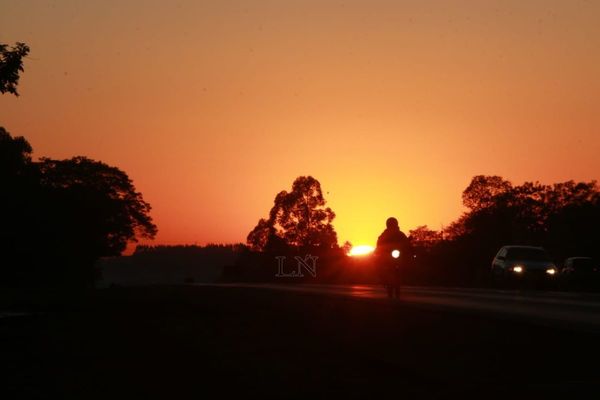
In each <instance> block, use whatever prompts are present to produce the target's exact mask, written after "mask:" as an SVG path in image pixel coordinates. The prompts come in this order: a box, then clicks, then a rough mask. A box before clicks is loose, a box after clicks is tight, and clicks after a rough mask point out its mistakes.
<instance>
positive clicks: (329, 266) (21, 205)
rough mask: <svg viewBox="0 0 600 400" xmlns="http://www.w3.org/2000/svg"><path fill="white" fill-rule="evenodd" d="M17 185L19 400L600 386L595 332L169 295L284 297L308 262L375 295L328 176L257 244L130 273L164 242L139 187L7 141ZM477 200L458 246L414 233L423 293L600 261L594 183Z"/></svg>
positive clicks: (416, 278) (410, 278)
mask: <svg viewBox="0 0 600 400" xmlns="http://www.w3.org/2000/svg"><path fill="white" fill-rule="evenodd" d="M28 51H29V49H28V48H27V46H26V45H24V44H17V45H15V46H13V47H9V46H6V45H0V91H1V93H9V94H14V95H17V94H18V93H17V90H16V88H17V83H18V80H19V72H22V67H23V65H22V58H23V57H25V56H26V55H27V54H28ZM0 182H1V184H2V196H0V213H1V215H0V222H1V223H0V292H1V294H0V346H1V349H0V353H1V354H2V363H1V365H2V366H1V368H2V374H1V376H2V377H3V388H4V392H5V393H9V394H11V396H10V397H8V398H26V397H39V398H52V397H55V398H64V397H67V396H69V395H72V396H73V397H79V398H94V397H103V398H106V397H108V396H114V395H117V396H118V397H121V396H124V395H136V396H139V395H159V396H162V397H167V396H168V397H173V396H174V395H179V396H180V397H183V395H193V394H198V395H206V394H207V393H209V390H211V389H215V390H217V391H218V392H217V393H221V394H236V395H247V394H252V393H258V394H266V395H270V396H273V397H298V398H304V397H306V396H308V395H312V396H313V397H331V396H334V395H335V396H345V397H374V395H377V394H387V395H390V394H393V395H396V394H397V395H400V394H402V395H407V394H408V395H410V394H413V395H419V394H424V395H430V396H436V395H439V397H450V396H455V395H457V394H461V393H478V394H482V395H485V396H486V397H491V396H498V397H499V396H501V395H502V396H504V395H505V394H507V393H519V394H527V393H528V392H531V393H553V394H554V393H557V392H561V391H562V392H564V393H568V394H571V395H572V394H573V393H577V392H578V391H585V390H588V389H590V388H593V387H594V384H595V382H596V381H597V380H596V381H595V380H594V378H595V377H597V368H594V367H591V368H590V367H589V364H593V362H594V361H595V360H597V359H598V354H597V352H598V350H597V348H598V347H597V346H595V344H596V343H597V341H598V340H597V339H598V338H597V335H595V334H592V333H585V332H578V333H575V332H570V331H560V330H556V329H553V328H542V327H537V326H529V325H527V324H525V323H516V322H506V321H504V322H503V321H499V320H494V319H488V318H485V317H481V316H480V317H475V316H468V315H460V314H448V313H442V312H439V311H433V310H422V309H418V308H411V307H409V306H407V305H402V304H397V303H390V302H385V301H365V300H361V301H358V300H354V299H346V298H337V297H329V296H308V295H302V294H287V293H280V292H268V291H257V290H251V289H233V288H228V289H226V290H225V289H223V288H207V287H203V288H200V287H190V286H182V285H178V286H166V285H164V284H165V283H171V284H172V283H193V282H207V281H210V282H213V281H216V280H224V281H238V280H241V281H273V280H275V279H276V278H275V277H274V275H275V272H276V268H277V264H276V262H275V257H278V256H285V257H287V259H289V260H293V258H294V256H296V255H297V256H304V255H305V254H312V255H315V256H318V257H319V259H318V260H319V263H318V273H317V275H316V276H311V275H306V276H304V277H303V278H294V280H293V281H290V282H317V283H351V282H367V283H368V282H373V281H374V279H375V278H374V274H373V270H372V268H373V266H372V265H371V264H369V262H368V261H367V259H350V258H348V257H347V256H346V253H347V251H348V249H349V248H350V246H351V244H349V243H346V244H344V245H342V246H340V245H339V244H338V240H337V234H336V232H335V230H334V228H333V224H332V222H333V220H334V218H335V213H334V212H333V210H331V209H330V208H329V207H327V206H326V201H325V199H324V197H323V194H322V191H321V187H320V184H319V182H318V181H317V180H316V179H314V178H313V177H310V176H305V177H299V178H298V179H296V180H295V181H294V183H293V186H292V190H291V191H290V192H287V191H282V192H280V193H279V194H278V195H277V196H276V198H275V201H274V205H273V207H272V209H271V210H270V212H269V215H268V217H266V218H263V219H261V220H259V222H258V224H257V225H256V227H255V228H254V229H253V230H252V231H251V232H250V234H249V235H248V240H247V243H246V244H244V245H234V246H222V245H215V246H207V247H203V248H198V247H193V246H188V247H186V246H175V247H160V246H158V247H147V246H146V247H144V246H139V247H138V249H137V250H136V252H135V254H134V255H133V256H132V257H129V258H122V257H119V256H120V255H121V254H122V252H123V251H124V250H125V248H126V246H127V245H128V244H131V243H132V242H135V241H136V240H137V239H138V238H140V237H141V238H144V237H145V238H152V237H154V235H155V234H156V232H157V227H156V226H155V225H154V224H153V222H152V219H151V217H150V210H151V209H150V205H149V204H148V203H147V202H145V201H144V199H143V197H142V195H141V193H139V192H137V191H136V189H135V187H134V185H133V182H132V181H131V180H130V178H129V177H128V176H127V174H126V173H125V172H124V171H121V170H120V169H118V168H117V167H113V166H109V165H107V164H105V163H103V162H101V161H96V160H91V159H88V158H86V157H73V158H71V159H66V160H54V159H49V158H41V159H39V160H34V159H33V158H32V148H31V146H30V144H29V143H28V141H27V140H26V139H25V138H23V137H19V136H16V137H14V136H12V135H11V134H9V133H8V131H6V130H5V129H4V128H0ZM463 200H464V202H465V206H466V207H467V208H468V211H467V212H466V213H465V214H464V215H463V216H461V217H460V218H459V219H458V220H457V221H456V222H455V223H453V224H451V225H450V226H448V227H447V228H445V229H444V230H443V231H434V230H430V229H429V228H427V227H425V226H423V227H420V228H418V229H415V230H414V231H411V232H410V239H411V241H412V243H413V246H414V247H415V248H416V250H417V255H418V257H417V260H418V261H417V263H416V264H415V265H414V267H413V268H412V269H411V270H410V271H408V272H407V277H406V279H407V283H411V284H423V285H433V284H436V285H458V286H469V285H471V286H472V285H484V284H485V282H486V279H485V272H486V271H487V270H488V268H489V263H490V261H491V258H492V256H493V255H494V253H495V252H496V251H497V249H498V247H499V246H501V245H504V244H507V243H513V244H514V243H517V244H537V245H543V246H546V247H547V248H548V250H549V251H550V252H551V254H552V255H553V256H554V257H555V258H556V259H557V260H560V259H561V258H564V257H568V256H573V255H589V256H596V257H597V256H598V254H597V252H598V249H597V246H595V244H596V243H598V240H599V239H600V238H599V235H600V230H598V229H597V226H598V225H599V222H600V211H599V210H600V195H599V189H598V186H597V185H596V183H595V182H587V183H586V182H579V183H577V182H564V183H559V184H555V185H551V186H548V185H541V184H539V183H525V184H523V185H521V186H514V185H512V184H511V183H510V182H507V181H505V180H503V179H502V178H500V177H495V176H478V177H475V178H473V180H472V182H471V184H470V185H469V186H468V187H467V189H466V190H465V192H464V193H463ZM107 257H109V258H107ZM110 257H114V258H110ZM99 260H103V261H102V263H101V264H99V263H98V262H99ZM99 266H101V268H100V267H99ZM110 268H112V271H113V272H114V271H115V270H119V269H122V274H125V275H127V276H129V278H128V279H130V281H129V283H130V284H134V285H148V284H157V283H162V284H163V286H137V287H112V288H105V289H101V290H99V289H94V287H95V285H96V284H97V283H98V282H99V281H100V282H105V281H106V279H101V278H102V277H103V276H104V278H106V276H107V275H108V270H109V269H110ZM280 281H281V280H280ZM124 284H127V282H124ZM113 286H118V284H115V285H113ZM588 361H590V362H589V363H588Z"/></svg>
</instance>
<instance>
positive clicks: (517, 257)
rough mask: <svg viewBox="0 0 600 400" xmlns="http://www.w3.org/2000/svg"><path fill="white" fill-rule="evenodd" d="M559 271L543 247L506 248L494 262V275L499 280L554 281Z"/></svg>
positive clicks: (500, 251) (498, 254)
mask: <svg viewBox="0 0 600 400" xmlns="http://www.w3.org/2000/svg"><path fill="white" fill-rule="evenodd" d="M558 272H559V271H558V269H557V268H556V265H555V264H554V262H553V261H552V259H551V258H550V256H549V255H548V252H546V250H545V249H544V248H543V247H534V246H504V247H502V248H501V249H500V250H499V251H498V253H497V254H496V257H494V261H492V275H493V276H494V278H496V279H499V280H503V281H506V280H516V279H543V280H554V279H555V278H556V277H557V276H558Z"/></svg>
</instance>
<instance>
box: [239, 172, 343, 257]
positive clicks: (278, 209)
mask: <svg viewBox="0 0 600 400" xmlns="http://www.w3.org/2000/svg"><path fill="white" fill-rule="evenodd" d="M325 205H326V201H325V198H324V197H323V192H322V190H321V184H320V183H319V181H318V180H316V179H315V178H313V177H312V176H300V177H298V178H296V180H295V181H294V183H293V185H292V191H291V192H287V191H282V192H280V193H279V194H277V196H276V197H275V201H274V205H273V207H272V208H271V211H270V212H269V218H268V219H261V220H259V222H258V224H257V225H256V227H255V228H254V229H253V230H252V231H251V232H250V233H249V234H248V238H247V242H248V245H249V246H250V247H251V248H252V249H253V250H255V251H265V250H268V249H269V248H271V247H273V246H276V245H277V244H279V245H280V244H282V243H283V244H285V245H286V246H289V247H292V248H297V249H306V250H308V249H311V248H313V249H314V248H320V249H327V248H333V247H337V234H336V232H335V230H334V228H333V225H332V221H333V219H334V218H335V213H334V212H333V211H332V210H331V208H329V207H326V206H325Z"/></svg>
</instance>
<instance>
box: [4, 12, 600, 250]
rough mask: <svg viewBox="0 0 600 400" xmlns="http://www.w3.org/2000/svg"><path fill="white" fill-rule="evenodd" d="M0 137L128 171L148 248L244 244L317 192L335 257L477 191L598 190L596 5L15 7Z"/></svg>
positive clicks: (7, 17) (443, 211)
mask: <svg viewBox="0 0 600 400" xmlns="http://www.w3.org/2000/svg"><path fill="white" fill-rule="evenodd" d="M16 41H22V42H26V43H27V44H28V45H29V46H30V47H31V53H30V56H29V57H28V58H27V59H26V60H25V73H24V74H23V76H22V79H21V83H20V85H19V92H20V94H21V96H20V97H18V98H16V97H14V96H11V95H3V96H0V126H4V127H5V128H6V129H7V130H8V131H9V132H11V133H12V134H13V135H23V136H25V137H26V138H27V139H28V140H29V141H30V143H31V144H32V146H33V147H34V156H35V157H40V156H49V157H54V158H67V157H71V156H75V155H85V156H88V157H90V158H93V159H98V160H102V161H104V162H107V163H108V164H111V165H115V166H118V167H120V168H121V169H123V170H125V171H126V172H127V173H128V174H129V176H130V177H131V178H132V179H133V181H134V183H135V185H136V187H137V189H138V190H139V191H141V192H142V193H143V194H144V198H145V199H146V200H147V201H148V202H149V203H150V204H151V205H152V206H153V211H152V216H153V218H154V220H155V222H156V224H157V225H158V228H159V234H158V236H157V238H156V240H155V243H163V244H176V243H197V244H205V243H208V242H228V243H229V242H240V241H245V238H246V235H247V233H248V232H249V231H250V230H251V229H252V228H253V227H254V225H255V224H256V222H257V221H258V219H259V218H261V217H266V216H267V214H268V211H269V209H270V207H271V206H272V204H273V199H274V197H275V195H276V194H277V192H279V191H280V190H284V189H286V190H289V189H290V188H291V184H292V182H293V180H294V179H295V178H296V177H297V176H299V175H312V176H314V177H315V178H317V179H318V180H319V181H320V182H321V184H322V187H323V190H324V194H325V196H326V199H327V200H328V203H329V205H330V206H331V207H332V208H333V210H334V211H335V212H336V214H337V217H336V219H335V227H336V230H337V231H338V234H339V239H340V244H341V243H343V241H345V240H350V241H351V242H352V243H353V244H355V245H360V244H374V242H375V240H376V238H377V235H378V234H379V233H380V232H381V230H382V229H383V228H384V227H385V219H386V218H387V217H388V216H391V215H393V216H396V217H397V218H398V219H399V221H400V226H401V228H402V229H403V230H404V231H406V232H408V230H409V229H412V228H414V227H416V226H418V225H424V224H427V225H429V226H430V227H432V228H435V229H439V228H440V226H441V225H442V224H447V223H449V222H451V221H452V220H454V219H455V218H456V217H458V216H459V215H460V213H461V212H462V210H463V208H462V205H461V198H460V196H461V192H462V190H463V189H464V188H465V187H466V186H467V184H468V183H469V181H470V179H471V177H472V176H473V175H477V174H497V175H501V176H503V177H505V178H507V179H509V180H511V181H513V182H515V183H521V182H523V181H525V180H539V181H541V182H544V183H552V182H556V181H563V180H568V179H576V180H591V179H598V178H600V129H599V127H600V2H598V1H577V0H565V1H552V0H539V1H526V0H515V1H509V0H502V1H478V0H477V1H475V0H473V1H468V0H463V1H426V0H414V1H400V0H398V1H391V0H388V1H383V0H369V1H367V0H364V1H345V0H338V1H327V0H315V1H309V0H304V1H297V0H285V1H284V0H272V1H234V0H231V1H228V0H215V1H185V0H181V1H147V0H146V1H125V0H119V1H112V0H104V1H95V2H92V1H26V0H19V1H9V0H0V42H2V43H10V44H12V43H14V42H16Z"/></svg>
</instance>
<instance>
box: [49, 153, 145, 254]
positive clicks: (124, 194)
mask: <svg viewBox="0 0 600 400" xmlns="http://www.w3.org/2000/svg"><path fill="white" fill-rule="evenodd" d="M38 166H39V170H40V178H41V182H40V183H41V186H42V188H44V189H45V190H46V192H47V193H48V195H49V196H50V197H52V198H53V199H54V200H58V201H56V203H55V205H56V207H57V210H56V211H59V213H58V214H57V216H58V218H59V219H60V221H61V225H60V226H61V227H65V228H66V229H65V232H64V235H65V236H67V235H68V236H71V241H72V243H73V244H74V243H77V245H78V246H79V249H85V253H86V254H87V255H88V256H90V257H91V258H92V259H94V260H95V259H97V258H98V257H103V256H115V255H119V254H120V253H121V252H122V251H123V250H125V247H126V246H127V243H128V242H135V241H137V239H136V237H145V238H152V237H154V235H155V234H156V231H157V229H156V226H155V225H154V224H153V223H152V219H151V218H150V215H149V213H150V209H151V207H150V205H149V204H148V203H146V202H145V201H144V200H143V198H142V195H141V193H139V192H137V191H136V190H135V187H134V186H133V183H132V182H131V180H130V179H129V177H128V176H127V174H126V173H125V172H123V171H121V170H120V169H118V168H116V167H111V166H109V165H106V164H104V163H102V162H99V161H94V160H90V159H88V158H85V157H74V158H72V159H70V160H52V159H48V158H43V159H42V160H41V161H40V163H39V164H38ZM69 246H72V245H71V244H69Z"/></svg>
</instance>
